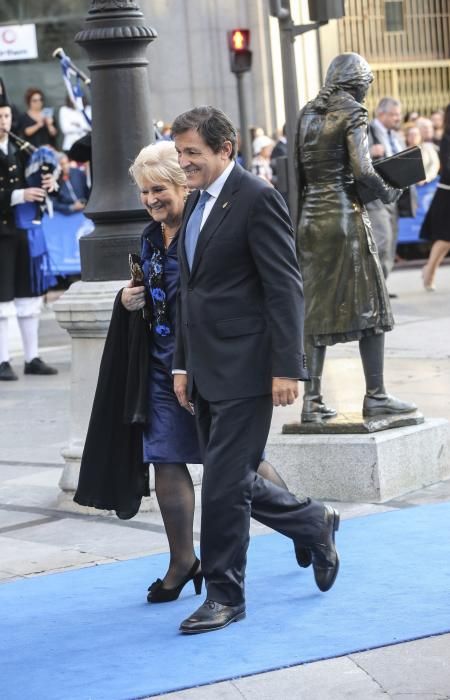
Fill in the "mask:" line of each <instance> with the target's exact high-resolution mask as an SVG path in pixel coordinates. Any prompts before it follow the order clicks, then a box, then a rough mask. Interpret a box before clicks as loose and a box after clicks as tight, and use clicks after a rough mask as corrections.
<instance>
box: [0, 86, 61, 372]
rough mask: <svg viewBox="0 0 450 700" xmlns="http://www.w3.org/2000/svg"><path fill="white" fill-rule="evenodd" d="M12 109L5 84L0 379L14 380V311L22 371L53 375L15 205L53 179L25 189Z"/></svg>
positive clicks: (38, 198)
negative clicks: (41, 343) (42, 349)
mask: <svg viewBox="0 0 450 700" xmlns="http://www.w3.org/2000/svg"><path fill="white" fill-rule="evenodd" d="M11 122H12V111H11V107H10V105H9V103H8V100H7V97H6V94H5V91H4V88H3V90H2V96H1V101H0V183H1V187H0V381H14V380H17V379H18V376H17V374H16V373H15V371H14V370H13V368H12V367H11V364H10V356H9V342H8V341H9V338H8V330H9V329H8V325H9V324H8V321H9V318H11V317H12V316H14V315H17V321H18V325H19V329H20V334H21V337H22V345H23V351H24V356H25V366H24V373H25V374H42V375H49V374H56V373H57V371H58V370H56V369H55V368H54V367H50V366H49V365H47V364H46V363H45V362H43V361H42V360H41V358H40V357H39V353H38V329H39V314H40V309H41V305H42V294H43V293H44V292H45V291H46V289H42V288H39V289H36V280H35V278H34V266H33V263H32V256H31V250H30V245H29V240H28V233H27V231H26V230H25V229H22V228H18V226H17V225H16V223H15V207H17V206H20V205H21V204H23V203H26V202H36V203H39V202H42V201H43V200H44V198H45V195H46V191H51V190H52V189H53V188H54V186H55V183H54V179H53V177H52V176H51V175H46V176H44V178H43V179H42V187H27V185H26V183H25V179H24V166H25V163H24V154H23V151H20V150H19V149H18V147H16V145H15V144H14V143H13V142H12V140H11V138H10V137H9V136H8V132H9V131H10V130H11ZM38 286H39V287H40V286H41V285H40V284H39V285H38Z"/></svg>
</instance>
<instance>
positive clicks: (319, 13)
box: [308, 0, 345, 22]
mask: <svg viewBox="0 0 450 700" xmlns="http://www.w3.org/2000/svg"><path fill="white" fill-rule="evenodd" d="M308 4H309V19H310V20H311V22H328V20H330V19H339V18H340V17H344V15H345V11H344V0H308Z"/></svg>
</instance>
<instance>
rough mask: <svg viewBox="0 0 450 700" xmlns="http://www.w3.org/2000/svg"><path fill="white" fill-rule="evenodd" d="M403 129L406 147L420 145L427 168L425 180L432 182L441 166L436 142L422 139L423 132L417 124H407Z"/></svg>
mask: <svg viewBox="0 0 450 700" xmlns="http://www.w3.org/2000/svg"><path fill="white" fill-rule="evenodd" d="M403 131H404V134H405V144H406V147H407V148H409V147H411V146H419V148H420V150H421V151H422V159H423V165H424V168H425V180H424V182H431V181H432V180H434V179H435V178H436V177H437V176H438V173H439V167H440V163H439V156H438V154H437V152H436V148H435V147H434V144H432V143H430V142H429V141H425V142H423V141H422V134H421V132H420V129H419V127H418V126H417V124H414V123H412V124H411V123H410V124H405V126H404V127H403ZM417 184H418V185H422V184H424V183H422V182H420V183H417Z"/></svg>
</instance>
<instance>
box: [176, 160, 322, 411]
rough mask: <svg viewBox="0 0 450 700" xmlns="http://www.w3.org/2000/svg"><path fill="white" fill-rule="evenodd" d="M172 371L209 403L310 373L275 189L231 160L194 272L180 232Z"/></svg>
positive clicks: (289, 238)
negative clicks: (277, 379)
mask: <svg viewBox="0 0 450 700" xmlns="http://www.w3.org/2000/svg"><path fill="white" fill-rule="evenodd" d="M198 197H199V193H198V192H194V193H193V194H192V195H191V197H190V199H189V201H188V203H187V206H186V212H185V217H184V222H183V226H182V230H181V234H180V240H179V249H178V258H179V265H180V290H179V296H178V307H177V342H176V347H175V354H174V360H173V367H174V369H185V370H187V372H188V380H189V384H188V392H189V395H191V396H192V390H193V385H194V383H195V387H196V388H197V389H198V391H199V393H200V395H201V396H202V397H203V398H204V399H206V400H207V401H221V400H232V399H239V398H249V397H253V396H262V395H265V394H270V393H271V391H272V377H290V378H299V379H308V373H307V370H306V360H305V355H304V353H303V315H304V312H303V306H304V303H303V285H302V279H301V275H300V271H299V268H298V263H297V258H296V253H295V242H294V234H293V230H292V224H291V221H290V218H289V214H288V211H287V208H286V205H285V203H284V201H283V199H282V197H281V195H280V194H279V193H278V192H277V191H276V190H275V189H274V188H273V187H271V186H270V185H268V184H267V183H265V182H264V181H263V180H262V179H261V178H258V177H256V176H254V175H251V174H250V173H248V172H247V171H246V170H244V169H243V168H241V166H240V165H238V164H236V165H235V166H234V168H233V170H232V172H231V173H230V175H229V177H228V179H227V180H226V182H225V184H224V186H223V188H222V191H221V193H220V195H219V197H218V199H217V200H216V202H215V203H214V206H213V208H212V210H211V212H210V214H209V216H208V218H207V220H206V222H205V225H204V226H203V228H202V231H201V233H200V236H199V239H198V243H197V248H196V251H195V256H194V261H193V266H192V271H189V267H188V263H187V259H186V252H185V245H184V241H185V229H186V222H187V220H188V219H189V216H190V214H191V213H192V210H193V209H194V207H195V204H196V202H197V199H198Z"/></svg>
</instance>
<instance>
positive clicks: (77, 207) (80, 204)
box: [71, 199, 86, 211]
mask: <svg viewBox="0 0 450 700" xmlns="http://www.w3.org/2000/svg"><path fill="white" fill-rule="evenodd" d="M85 206H86V204H85V203H84V202H80V200H79V199H77V200H76V201H75V202H74V203H73V204H72V206H71V209H72V211H83V209H84V208H85Z"/></svg>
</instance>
